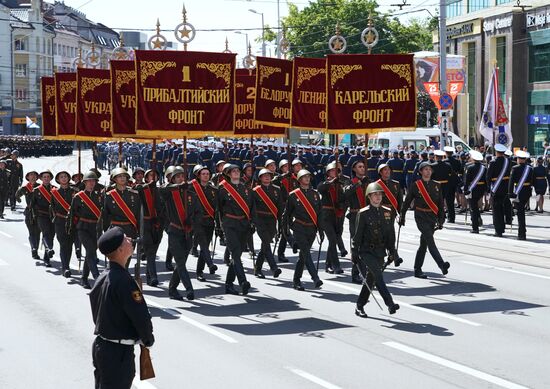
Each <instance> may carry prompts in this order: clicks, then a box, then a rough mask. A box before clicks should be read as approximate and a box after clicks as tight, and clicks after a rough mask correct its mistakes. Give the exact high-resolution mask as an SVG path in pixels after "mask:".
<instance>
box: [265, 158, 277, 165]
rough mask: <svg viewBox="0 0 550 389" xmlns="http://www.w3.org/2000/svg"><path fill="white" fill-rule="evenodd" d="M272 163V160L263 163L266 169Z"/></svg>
mask: <svg viewBox="0 0 550 389" xmlns="http://www.w3.org/2000/svg"><path fill="white" fill-rule="evenodd" d="M272 163H275V161H274V160H272V159H268V160H267V161H265V167H268V166H269V165H271V164H272Z"/></svg>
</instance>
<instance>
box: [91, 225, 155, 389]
mask: <svg viewBox="0 0 550 389" xmlns="http://www.w3.org/2000/svg"><path fill="white" fill-rule="evenodd" d="M97 245H98V247H99V250H100V251H101V252H102V253H103V254H104V255H106V256H107V257H108V258H109V268H108V269H107V270H105V271H104V272H103V273H102V274H101V276H100V277H99V279H98V280H97V282H96V283H95V285H94V288H93V289H92V290H91V291H90V305H91V307H92V317H93V320H94V324H95V329H94V335H96V338H95V340H94V343H93V346H92V358H93V365H94V368H95V369H94V377H95V387H96V389H130V388H131V387H132V381H133V380H134V376H135V374H136V369H135V361H134V346H135V345H136V344H140V345H142V346H145V347H151V346H153V344H154V343H155V337H154V335H153V324H152V322H151V315H150V314H149V310H148V308H147V303H146V302H145V299H144V297H143V294H142V292H141V290H140V289H139V286H138V284H137V283H136V282H135V280H134V279H133V278H132V276H131V275H130V273H128V271H127V270H126V269H125V264H126V260H127V258H128V257H129V256H131V255H132V252H133V251H134V246H133V244H132V241H131V239H130V238H129V237H127V236H126V235H124V230H123V229H122V228H120V227H115V228H111V229H109V230H108V231H107V232H105V233H104V234H103V235H102V236H101V237H100V238H99V240H98V241H97Z"/></svg>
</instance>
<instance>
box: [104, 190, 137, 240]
mask: <svg viewBox="0 0 550 389" xmlns="http://www.w3.org/2000/svg"><path fill="white" fill-rule="evenodd" d="M108 194H110V195H111V197H112V198H113V200H115V203H116V204H117V205H118V207H119V208H120V209H121V211H122V213H124V216H126V219H128V221H129V222H130V223H132V225H133V226H134V227H135V229H136V230H139V229H138V224H137V220H136V217H135V216H134V214H133V213H132V211H131V210H130V208H129V207H128V204H126V203H125V202H124V200H123V199H122V197H121V196H120V194H119V193H118V192H117V190H116V189H113V190H111V191H109V192H108Z"/></svg>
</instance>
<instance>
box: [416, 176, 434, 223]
mask: <svg viewBox="0 0 550 389" xmlns="http://www.w3.org/2000/svg"><path fill="white" fill-rule="evenodd" d="M416 186H417V187H418V190H419V191H420V194H421V195H422V197H423V198H424V201H425V202H426V204H428V207H430V209H431V210H432V212H433V213H434V214H435V215H436V216H437V213H438V212H439V208H438V207H437V205H436V204H435V203H434V202H433V200H432V198H431V197H430V194H429V193H428V191H427V190H426V187H425V186H424V183H423V182H422V180H416Z"/></svg>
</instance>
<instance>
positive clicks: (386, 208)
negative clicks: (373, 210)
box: [380, 205, 392, 212]
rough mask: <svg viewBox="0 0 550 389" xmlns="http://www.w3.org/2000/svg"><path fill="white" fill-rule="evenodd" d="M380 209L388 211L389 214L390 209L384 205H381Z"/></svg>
mask: <svg viewBox="0 0 550 389" xmlns="http://www.w3.org/2000/svg"><path fill="white" fill-rule="evenodd" d="M380 208H382V209H383V210H384V211H390V212H391V210H392V209H391V208H390V207H386V206H385V205H381V206H380Z"/></svg>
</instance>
